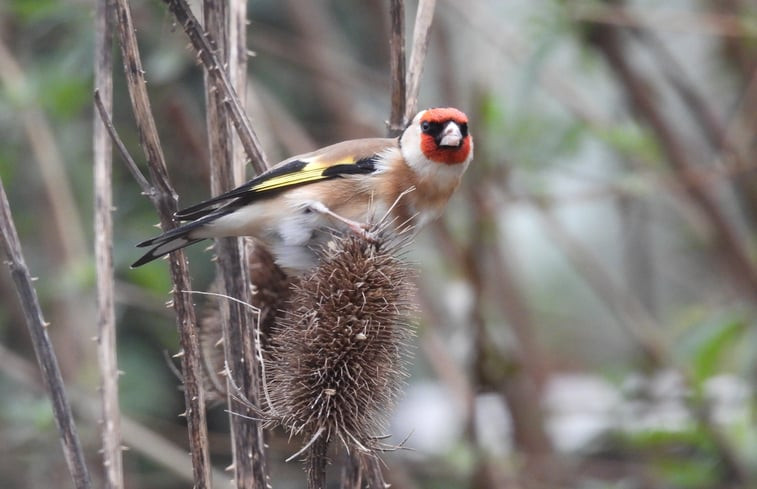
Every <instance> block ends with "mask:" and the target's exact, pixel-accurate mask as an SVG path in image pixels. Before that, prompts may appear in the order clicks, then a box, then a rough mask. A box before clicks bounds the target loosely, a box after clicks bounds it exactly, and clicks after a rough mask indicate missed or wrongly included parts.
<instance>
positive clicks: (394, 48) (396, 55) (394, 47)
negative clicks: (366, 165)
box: [389, 0, 406, 136]
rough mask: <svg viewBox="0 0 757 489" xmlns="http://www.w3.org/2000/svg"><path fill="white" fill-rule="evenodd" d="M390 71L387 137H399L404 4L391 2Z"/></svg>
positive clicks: (403, 90) (402, 104)
mask: <svg viewBox="0 0 757 489" xmlns="http://www.w3.org/2000/svg"><path fill="white" fill-rule="evenodd" d="M389 16H390V18H391V36H390V38H389V47H390V52H391V54H390V58H389V63H390V66H389V68H390V71H391V82H392V109H391V116H390V117H389V135H390V136H399V135H400V134H401V133H402V130H403V129H404V128H405V120H404V118H405V100H406V99H405V93H406V86H405V82H406V80H405V69H406V67H405V2H404V0H391V1H390V3H389Z"/></svg>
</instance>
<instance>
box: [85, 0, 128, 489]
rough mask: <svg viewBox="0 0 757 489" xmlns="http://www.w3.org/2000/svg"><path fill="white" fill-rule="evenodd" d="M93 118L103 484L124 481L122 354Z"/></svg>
mask: <svg viewBox="0 0 757 489" xmlns="http://www.w3.org/2000/svg"><path fill="white" fill-rule="evenodd" d="M112 14H113V2H112V0H99V1H98V2H97V7H96V13H95V86H96V87H97V90H98V92H99V93H100V94H101V97H102V100H101V102H102V105H103V109H104V110H105V111H106V112H110V111H112V109H113V55H112V47H113V21H112V19H113V15H112ZM93 115H94V121H93V138H94V141H93V145H94V182H95V203H94V205H95V270H96V273H97V357H98V361H99V364H100V376H101V390H100V395H101V399H102V417H103V419H102V424H101V425H100V426H101V431H102V433H101V437H102V443H103V450H102V451H103V466H104V469H105V485H106V487H107V488H108V489H120V488H122V487H123V486H124V475H123V458H122V456H121V412H120V410H119V407H118V359H117V355H116V318H115V309H114V297H113V296H114V277H113V215H112V214H111V212H112V207H113V190H112V186H111V182H112V170H113V166H112V165H113V147H112V146H111V142H110V138H109V137H108V133H107V129H106V128H105V126H104V124H103V123H102V122H101V119H100V118H99V117H98V114H97V113H95V114H93Z"/></svg>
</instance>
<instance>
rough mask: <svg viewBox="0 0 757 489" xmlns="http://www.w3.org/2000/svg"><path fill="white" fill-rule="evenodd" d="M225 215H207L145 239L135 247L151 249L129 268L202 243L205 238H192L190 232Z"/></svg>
mask: <svg viewBox="0 0 757 489" xmlns="http://www.w3.org/2000/svg"><path fill="white" fill-rule="evenodd" d="M225 214H226V212H224V213H216V214H213V215H208V216H205V217H203V218H201V219H198V220H197V221H192V222H188V223H185V224H182V225H181V226H178V227H176V228H174V229H170V230H168V231H166V232H165V233H163V234H161V235H160V236H155V237H154V238H150V239H146V240H144V241H142V242H141V243H137V247H139V248H145V247H148V246H150V247H151V248H150V250H149V251H148V252H147V253H145V254H144V255H143V256H142V257H141V258H140V259H139V260H137V261H135V262H134V263H133V264H132V265H131V268H136V267H139V266H142V265H144V264H145V263H150V262H151V261H153V260H157V259H158V258H160V257H162V256H164V255H167V254H168V253H170V252H172V251H176V250H179V249H181V248H184V247H186V246H189V245H191V244H194V243H197V242H198V241H202V240H203V239H205V238H193V237H191V236H190V234H191V232H192V231H194V230H195V229H197V228H200V227H202V226H204V225H206V224H208V223H209V222H212V221H214V220H216V219H218V218H219V217H221V216H222V215H225Z"/></svg>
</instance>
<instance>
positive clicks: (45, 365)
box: [0, 179, 92, 489]
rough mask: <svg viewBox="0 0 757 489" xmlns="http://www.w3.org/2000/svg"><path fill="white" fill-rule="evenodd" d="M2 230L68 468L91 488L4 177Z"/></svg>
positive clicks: (83, 488)
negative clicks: (25, 258) (19, 237)
mask: <svg viewBox="0 0 757 489" xmlns="http://www.w3.org/2000/svg"><path fill="white" fill-rule="evenodd" d="M0 232H2V240H0V243H1V244H2V248H3V251H4V253H5V256H6V258H7V260H8V261H7V264H8V267H9V268H10V271H11V276H12V277H13V282H14V283H15V285H16V292H18V297H19V299H20V300H21V306H22V307H23V310H24V316H26V325H27V327H28V328H29V334H30V336H31V339H32V345H33V346H34V354H35V355H36V356H37V363H38V364H39V367H40V370H41V371H42V378H43V380H44V383H45V388H46V389H47V393H48V395H49V396H50V400H51V402H52V407H53V414H54V416H55V423H56V424H57V425H58V431H59V432H60V436H61V443H62V444H63V454H64V455H65V457H66V464H67V465H68V471H69V472H70V473H71V477H72V479H73V481H74V486H75V487H76V488H77V489H89V488H90V487H92V482H91V481H90V478H89V471H88V470H87V465H86V463H85V462H84V454H83V452H82V448H81V443H80V441H79V435H78V433H77V431H76V424H75V423H74V418H73V415H72V413H71V406H70V404H69V402H68V399H67V398H66V392H65V388H64V386H63V378H62V377H61V374H60V368H59V366H58V360H57V358H56V357H55V351H54V350H53V345H52V343H51V342H50V337H49V336H48V335H47V329H46V327H47V325H48V324H47V323H46V322H45V320H44V318H43V316H42V310H41V308H40V306H39V299H38V298H37V291H36V290H34V287H33V286H32V278H31V276H30V274H29V269H28V268H27V267H26V262H25V261H24V256H23V254H22V252H21V243H20V242H19V239H18V234H17V233H16V227H15V225H14V224H13V216H11V210H10V206H9V204H8V197H7V196H6V195H5V188H4V187H3V182H2V179H0Z"/></svg>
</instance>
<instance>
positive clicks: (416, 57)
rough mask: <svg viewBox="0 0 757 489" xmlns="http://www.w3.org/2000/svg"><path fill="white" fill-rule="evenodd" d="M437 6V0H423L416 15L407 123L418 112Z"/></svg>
mask: <svg viewBox="0 0 757 489" xmlns="http://www.w3.org/2000/svg"><path fill="white" fill-rule="evenodd" d="M435 8H436V0H421V1H420V3H418V13H417V14H416V15H415V26H414V27H413V46H412V49H413V50H412V51H411V52H410V65H409V66H408V69H407V94H406V96H405V99H406V102H405V103H406V107H405V123H407V122H409V121H411V120H412V118H413V116H415V113H416V112H418V93H419V92H420V89H421V75H422V74H423V65H424V63H425V61H426V52H427V51H428V31H429V29H430V28H431V22H432V21H433V20H434V9H435Z"/></svg>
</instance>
